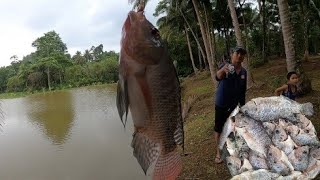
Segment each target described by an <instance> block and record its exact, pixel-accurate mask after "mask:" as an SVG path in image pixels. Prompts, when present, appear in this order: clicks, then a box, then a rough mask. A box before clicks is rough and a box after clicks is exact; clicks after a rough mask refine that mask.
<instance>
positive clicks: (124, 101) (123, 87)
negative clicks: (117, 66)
mask: <svg viewBox="0 0 320 180" xmlns="http://www.w3.org/2000/svg"><path fill="white" fill-rule="evenodd" d="M128 107H129V97H128V83H127V81H126V80H123V79H121V78H120V79H119V81H118V87H117V108H118V113H119V116H120V119H121V122H122V124H123V126H124V127H125V126H126V123H127V117H128ZM124 113H125V114H126V115H125V119H123V115H124Z"/></svg>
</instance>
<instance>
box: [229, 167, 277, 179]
mask: <svg viewBox="0 0 320 180" xmlns="http://www.w3.org/2000/svg"><path fill="white" fill-rule="evenodd" d="M279 176H280V175H279V174H277V173H273V172H270V171H268V170H266V169H258V170H255V171H246V172H243V173H241V174H239V175H236V176H234V177H232V178H231V180H252V179H259V180H273V179H276V178H277V177H279Z"/></svg>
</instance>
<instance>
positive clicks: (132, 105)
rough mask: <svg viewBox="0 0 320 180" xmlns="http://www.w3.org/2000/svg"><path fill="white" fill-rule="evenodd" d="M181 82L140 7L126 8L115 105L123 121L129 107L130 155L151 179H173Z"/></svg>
mask: <svg viewBox="0 0 320 180" xmlns="http://www.w3.org/2000/svg"><path fill="white" fill-rule="evenodd" d="M180 96H181V95H180V84H179V81H178V78H177V74H176V70H175V67H174V65H173V62H172V60H171V59H170V57H169V55H168V52H167V49H166V48H165V46H164V44H163V42H162V40H161V37H160V34H159V31H158V30H157V29H156V28H155V27H154V26H153V25H152V24H151V23H150V22H149V21H148V20H147V19H146V17H145V15H144V13H143V11H138V12H134V11H131V12H129V14H128V17H127V19H126V21H125V23H124V25H123V28H122V39H121V50H120V67H119V82H118V89H117V108H118V112H119V115H120V118H121V121H122V123H123V125H124V126H125V125H126V122H127V115H128V111H129V110H130V112H131V115H132V119H133V124H134V134H133V140H132V144H131V146H132V148H133V154H134V156H135V157H136V159H137V160H138V162H139V164H140V166H141V167H142V169H143V171H144V172H145V173H146V174H147V172H148V174H149V173H152V174H153V179H175V178H176V177H177V176H178V175H179V174H180V172H181V169H182V162H181V157H180V154H179V153H178V151H177V145H182V147H183V142H184V132H183V120H182V116H181V97H180Z"/></svg>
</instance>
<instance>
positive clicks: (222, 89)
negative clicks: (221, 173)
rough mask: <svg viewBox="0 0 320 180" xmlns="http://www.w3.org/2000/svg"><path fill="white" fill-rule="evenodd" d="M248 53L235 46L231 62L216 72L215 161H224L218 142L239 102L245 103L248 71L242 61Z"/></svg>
mask: <svg viewBox="0 0 320 180" xmlns="http://www.w3.org/2000/svg"><path fill="white" fill-rule="evenodd" d="M246 54H247V51H246V50H245V49H244V48H242V47H239V46H237V47H235V48H233V49H232V50H231V63H230V64H228V63H224V64H222V65H221V66H220V69H219V70H218V72H217V74H216V80H217V81H218V82H219V84H218V87H217V90H216V100H215V126H214V131H215V132H214V138H215V141H216V143H217V147H216V149H217V152H216V158H215V163H221V162H222V159H221V154H220V150H219V148H218V144H219V139H220V134H221V132H222V129H223V125H224V123H225V122H226V120H227V118H228V117H229V115H230V114H231V112H232V111H233V109H234V108H235V107H236V106H237V105H238V104H240V106H242V105H244V104H245V93H246V89H247V88H246V87H247V71H246V70H245V69H244V68H243V67H242V65H241V63H242V62H243V60H244V58H245V55H246Z"/></svg>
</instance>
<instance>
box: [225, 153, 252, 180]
mask: <svg viewBox="0 0 320 180" xmlns="http://www.w3.org/2000/svg"><path fill="white" fill-rule="evenodd" d="M226 162H227V167H228V168H229V172H230V174H231V175H232V176H235V175H237V174H240V173H242V172H245V171H249V170H252V166H251V164H250V163H249V161H248V160H247V159H244V160H243V161H241V160H240V159H239V158H237V157H235V156H228V157H227V158H226Z"/></svg>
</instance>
